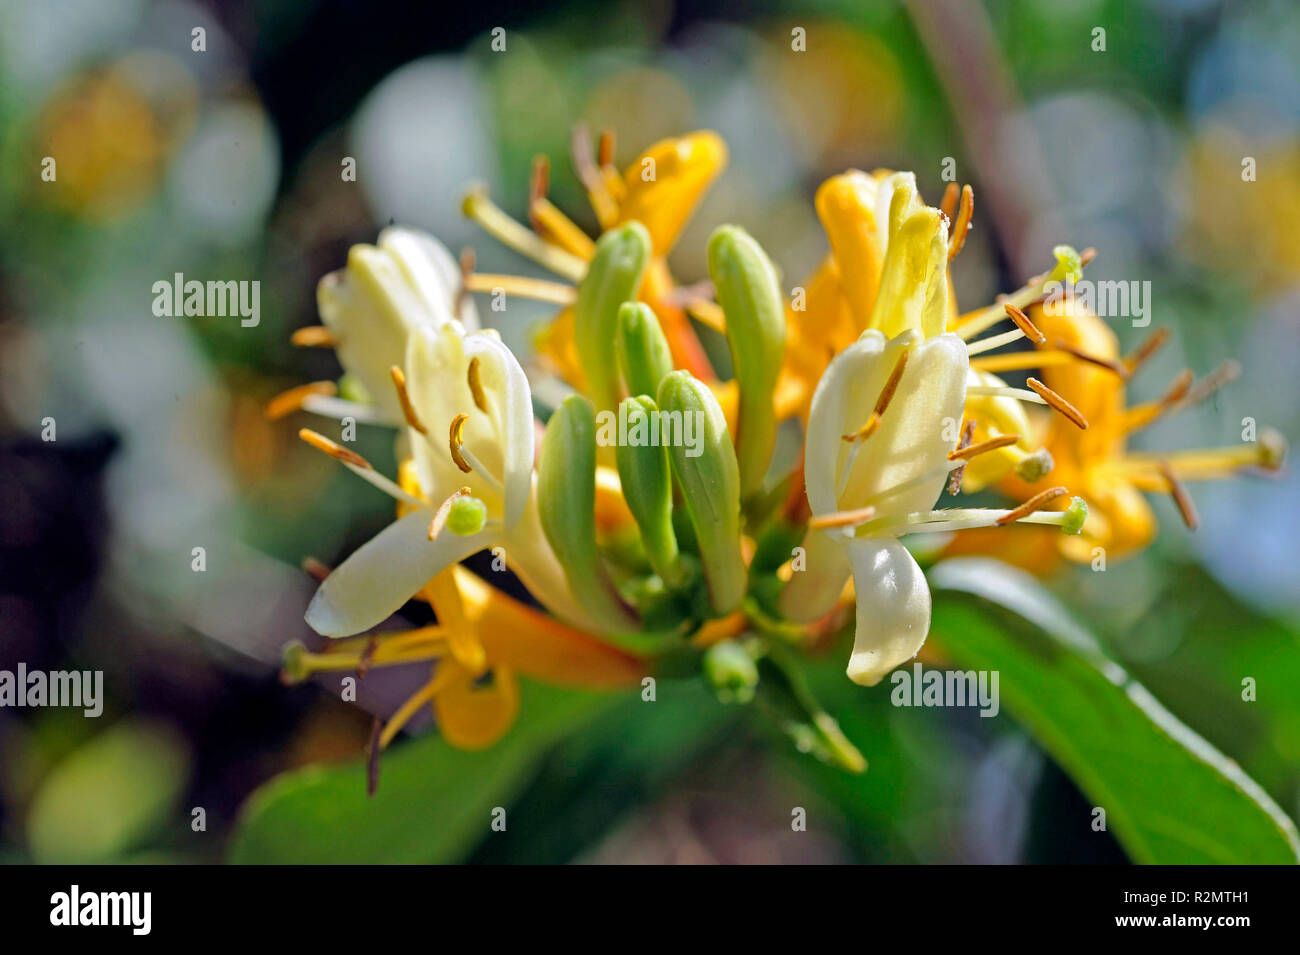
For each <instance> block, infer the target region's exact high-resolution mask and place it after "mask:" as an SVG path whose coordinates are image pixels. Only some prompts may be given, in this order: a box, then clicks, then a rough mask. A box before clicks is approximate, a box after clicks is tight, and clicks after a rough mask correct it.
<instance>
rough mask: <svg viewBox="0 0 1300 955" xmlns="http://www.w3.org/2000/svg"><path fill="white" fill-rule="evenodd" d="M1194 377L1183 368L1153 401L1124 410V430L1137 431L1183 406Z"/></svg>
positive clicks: (1188, 369)
mask: <svg viewBox="0 0 1300 955" xmlns="http://www.w3.org/2000/svg"><path fill="white" fill-rule="evenodd" d="M1195 380H1196V377H1195V376H1194V375H1193V374H1192V370H1191V369H1190V368H1184V369H1183V370H1182V371H1180V372H1179V373H1178V374H1177V375H1175V376H1174V380H1173V381H1172V382H1171V383H1170V385H1169V387H1168V388H1167V389H1165V393H1164V394H1163V395H1161V396H1160V397H1159V398H1158V399H1156V400H1155V401H1148V402H1144V403H1143V404H1140V405H1134V406H1133V407H1132V408H1128V409H1127V410H1125V412H1124V430H1125V431H1126V432H1130V431H1138V430H1140V429H1142V428H1145V427H1147V426H1148V425H1150V424H1152V423H1153V422H1155V421H1157V420H1159V419H1160V418H1162V417H1164V416H1165V415H1166V414H1169V413H1170V412H1172V411H1174V410H1176V409H1178V408H1182V407H1185V405H1184V404H1183V399H1184V398H1185V397H1187V394H1188V392H1189V391H1191V388H1192V384H1193V383H1194V382H1195Z"/></svg>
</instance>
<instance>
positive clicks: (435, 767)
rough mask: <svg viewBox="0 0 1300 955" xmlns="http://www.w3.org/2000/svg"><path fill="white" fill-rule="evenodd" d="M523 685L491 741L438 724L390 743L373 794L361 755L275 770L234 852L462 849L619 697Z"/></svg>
mask: <svg viewBox="0 0 1300 955" xmlns="http://www.w3.org/2000/svg"><path fill="white" fill-rule="evenodd" d="M521 682H522V681H521ZM521 691H522V694H523V697H522V701H521V709H520V714H519V720H518V722H516V723H515V725H514V726H513V727H511V729H510V732H508V733H507V734H506V735H505V736H504V737H503V738H502V739H501V741H500V742H498V743H497V744H496V745H495V746H493V747H491V748H490V749H486V750H482V751H479V752H468V751H465V750H459V749H455V748H453V747H451V746H448V745H447V744H446V743H444V742H443V741H442V739H441V738H439V737H438V735H437V733H436V732H429V733H426V734H425V735H424V736H421V737H419V738H417V739H414V740H408V741H406V742H404V743H399V744H398V745H395V746H394V747H393V748H391V749H389V750H388V751H387V752H385V753H384V755H383V758H382V760H381V762H380V771H379V789H378V791H377V792H376V793H375V795H374V796H373V797H370V798H368V797H367V796H366V770H365V766H364V764H363V763H353V764H349V765H346V766H313V767H309V768H307V769H302V770H295V771H293V772H288V773H284V774H282V775H280V776H277V777H276V778H275V779H272V780H271V781H270V782H269V783H267V784H266V785H264V786H263V787H262V788H260V789H259V790H257V791H256V792H255V793H253V795H252V796H251V797H249V800H248V802H247V803H245V805H244V808H243V811H242V814H241V820H240V824H239V827H238V830H237V832H236V834H235V837H234V841H233V844H232V846H231V850H230V861H231V862H235V863H241V864H284V863H302V864H332V863H433V862H451V861H455V860H457V859H460V858H461V857H462V856H464V854H465V853H466V852H468V851H469V850H470V849H471V848H472V847H473V846H474V844H475V843H476V842H478V841H479V840H480V839H483V838H484V837H486V836H487V835H488V834H489V833H490V832H491V829H490V825H491V822H492V810H493V808H494V807H496V806H502V807H508V806H509V803H510V801H511V799H513V798H514V796H516V795H517V794H518V793H519V791H520V790H521V789H522V788H523V787H524V786H525V785H526V784H527V782H528V781H529V779H530V778H531V777H532V775H533V773H534V772H535V771H536V768H537V765H538V762H539V761H540V760H541V758H542V756H543V755H544V754H545V752H546V750H547V749H548V748H549V747H550V746H551V745H552V744H553V743H555V742H556V741H557V740H558V739H559V738H561V737H562V736H564V735H565V734H567V733H568V732H569V731H571V730H572V729H574V728H576V727H577V726H579V725H581V724H583V723H584V722H586V721H588V720H590V719H591V718H592V717H593V716H595V714H596V713H598V712H599V711H600V710H602V709H603V708H604V707H607V706H609V705H611V704H612V703H613V702H614V701H615V700H616V699H617V698H616V697H614V696H612V695H610V694H603V693H587V692H576V691H571V690H561V689H558V688H556V687H551V686H544V685H541V684H533V683H527V682H522V686H521ZM507 824H508V819H507Z"/></svg>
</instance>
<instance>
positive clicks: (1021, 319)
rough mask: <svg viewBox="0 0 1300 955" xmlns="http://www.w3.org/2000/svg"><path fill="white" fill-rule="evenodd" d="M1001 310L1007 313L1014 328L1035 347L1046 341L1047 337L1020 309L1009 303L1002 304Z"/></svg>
mask: <svg viewBox="0 0 1300 955" xmlns="http://www.w3.org/2000/svg"><path fill="white" fill-rule="evenodd" d="M1003 309H1004V310H1005V311H1006V313H1007V318H1009V319H1011V320H1012V321H1013V322H1015V323H1016V327H1017V328H1019V329H1020V330H1021V331H1022V332H1024V333H1025V337H1026V338H1028V339H1029V340H1030V341H1031V342H1033V343H1034V344H1035V345H1041V344H1043V342H1045V341H1047V336H1046V335H1044V334H1043V333H1042V332H1040V331H1039V330H1038V326H1037V325H1035V324H1034V323H1033V322H1031V321H1030V320H1029V316H1028V315H1026V314H1025V313H1024V312H1023V311H1022V310H1021V309H1019V308H1017V307H1016V306H1015V305H1013V304H1012V303H1011V302H1004V303H1003Z"/></svg>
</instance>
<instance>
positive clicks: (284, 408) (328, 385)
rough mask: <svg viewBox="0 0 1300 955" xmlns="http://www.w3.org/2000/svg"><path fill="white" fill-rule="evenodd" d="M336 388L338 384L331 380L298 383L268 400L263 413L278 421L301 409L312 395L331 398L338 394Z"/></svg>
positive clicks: (269, 418)
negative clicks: (304, 383) (296, 385)
mask: <svg viewBox="0 0 1300 955" xmlns="http://www.w3.org/2000/svg"><path fill="white" fill-rule="evenodd" d="M338 390H339V389H338V386H337V385H335V384H334V382H332V381H313V382H310V383H309V384H306V385H299V386H298V387H296V388H290V389H289V390H288V391H283V392H281V393H280V394H278V395H276V396H275V397H274V398H272V399H271V400H270V401H268V402H267V403H266V408H265V410H264V411H263V413H264V414H265V415H266V417H267V420H269V421H278V420H279V419H280V418H283V417H285V416H286V415H289V414H292V413H293V412H295V411H299V410H301V409H302V406H303V402H305V401H306V400H307V399H308V398H310V397H311V396H312V395H318V396H324V397H329V398H332V397H333V396H334V395H336V394H338Z"/></svg>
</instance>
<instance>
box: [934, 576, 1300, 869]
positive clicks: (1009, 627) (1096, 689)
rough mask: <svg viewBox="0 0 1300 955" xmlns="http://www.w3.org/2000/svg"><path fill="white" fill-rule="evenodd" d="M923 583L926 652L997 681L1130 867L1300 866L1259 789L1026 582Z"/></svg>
mask: <svg viewBox="0 0 1300 955" xmlns="http://www.w3.org/2000/svg"><path fill="white" fill-rule="evenodd" d="M930 581H931V587H932V589H933V592H934V618H933V622H932V625H931V628H932V633H933V639H934V641H935V643H936V644H937V645H938V646H939V647H940V648H941V649H942V652H943V653H944V654H946V655H948V656H950V657H951V658H952V659H953V661H954V662H955V663H956V664H957V665H958V666H963V667H972V668H976V669H987V670H997V671H999V673H1000V691H1001V697H1002V702H1003V704H1004V705H1005V707H1006V709H1007V710H1008V711H1009V712H1010V713H1011V714H1013V715H1014V716H1015V717H1016V719H1017V720H1018V721H1019V722H1021V723H1022V724H1023V725H1024V726H1025V728H1026V729H1028V730H1029V731H1030V733H1031V734H1033V736H1034V737H1035V738H1036V739H1037V740H1038V742H1039V743H1040V744H1041V745H1042V746H1043V747H1044V748H1045V749H1046V750H1047V751H1048V752H1049V753H1051V754H1052V756H1053V757H1054V758H1055V759H1056V760H1057V762H1058V763H1060V765H1061V766H1062V768H1064V769H1065V770H1066V771H1067V772H1068V773H1069V774H1070V775H1071V776H1072V777H1073V778H1074V780H1075V782H1076V783H1077V784H1078V785H1079V787H1080V788H1081V789H1082V790H1083V791H1084V793H1086V794H1087V796H1088V798H1089V799H1092V800H1094V801H1095V803H1096V805H1098V806H1100V807H1102V808H1104V809H1105V810H1106V820H1107V825H1108V827H1110V828H1111V829H1112V830H1113V831H1114V834H1115V836H1116V838H1118V839H1119V841H1120V843H1121V844H1122V845H1123V846H1124V848H1125V850H1126V851H1127V852H1128V854H1129V856H1130V857H1131V858H1132V859H1133V860H1134V861H1137V862H1143V863H1182V864H1188V863H1200V864H1205V863H1283V862H1290V863H1294V862H1296V861H1297V856H1298V855H1300V840H1298V839H1297V835H1296V828H1295V825H1294V823H1292V822H1291V820H1290V819H1288V818H1287V817H1286V815H1285V814H1284V813H1283V812H1282V810H1281V809H1280V808H1278V806H1277V804H1276V803H1275V802H1273V800H1272V799H1271V798H1270V797H1269V796H1268V794H1267V793H1266V792H1264V790H1263V789H1262V788H1261V787H1260V786H1259V784H1258V783H1256V782H1255V781H1254V780H1252V779H1251V778H1250V777H1248V776H1247V775H1246V774H1245V773H1244V772H1242V770H1241V768H1240V767H1239V766H1237V764H1236V763H1234V762H1232V761H1231V760H1229V759H1227V758H1226V757H1224V756H1223V754H1222V753H1220V752H1219V751H1218V750H1216V749H1214V747H1212V746H1211V745H1210V744H1209V743H1207V742H1206V741H1205V740H1204V739H1202V738H1201V737H1199V736H1197V735H1196V734H1195V733H1194V732H1193V731H1192V730H1190V729H1188V728H1187V727H1186V726H1185V725H1183V724H1182V723H1181V722H1179V721H1178V720H1177V719H1176V718H1175V717H1174V716H1173V714H1171V713H1170V712H1169V711H1168V710H1166V709H1165V708H1164V707H1163V706H1161V705H1160V703H1159V702H1157V701H1156V699H1155V698H1154V697H1153V696H1151V694H1150V693H1149V692H1148V691H1147V690H1146V689H1145V688H1144V687H1143V686H1142V685H1141V684H1139V683H1138V682H1137V681H1135V680H1134V679H1132V678H1131V677H1130V676H1129V675H1128V674H1127V673H1126V672H1125V671H1124V669H1123V668H1122V667H1121V666H1120V665H1119V664H1118V663H1115V662H1114V661H1112V660H1110V659H1109V658H1107V657H1106V656H1105V654H1103V653H1102V651H1101V648H1100V647H1099V645H1098V644H1097V642H1096V641H1095V640H1094V639H1093V638H1092V636H1091V635H1090V634H1088V633H1087V632H1086V631H1084V630H1083V629H1082V628H1080V627H1079V625H1078V624H1077V623H1075V622H1074V621H1073V620H1072V619H1071V618H1070V617H1068V616H1067V615H1066V614H1065V612H1064V611H1063V610H1062V609H1061V607H1060V606H1059V605H1058V604H1057V603H1056V602H1055V600H1053V599H1052V598H1051V597H1050V596H1049V595H1048V594H1047V592H1046V591H1044V590H1043V589H1042V588H1041V587H1040V586H1039V584H1038V583H1037V581H1035V580H1034V579H1033V578H1032V577H1030V576H1029V575H1027V574H1025V573H1023V572H1021V571H1018V570H1014V569H1012V568H1009V567H1007V566H1006V565H1004V564H1001V563H999V562H997V561H993V560H986V559H975V558H971V559H958V560H950V561H945V562H943V563H941V564H939V565H938V566H936V567H935V568H934V570H933V571H932V572H931V574H930ZM1090 822H1091V820H1090V819H1081V820H1079V821H1078V825H1081V826H1082V825H1089V824H1090Z"/></svg>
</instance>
